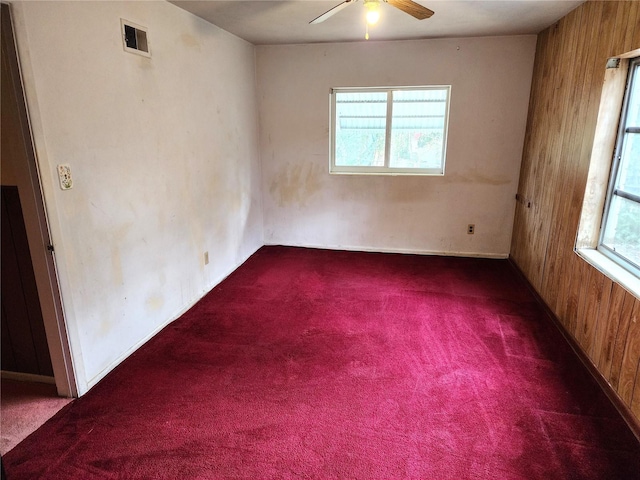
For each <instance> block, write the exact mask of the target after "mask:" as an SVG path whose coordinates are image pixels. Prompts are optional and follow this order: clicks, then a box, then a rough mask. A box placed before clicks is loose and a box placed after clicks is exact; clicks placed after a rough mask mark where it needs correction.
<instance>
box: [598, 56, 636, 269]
mask: <svg viewBox="0 0 640 480" xmlns="http://www.w3.org/2000/svg"><path fill="white" fill-rule="evenodd" d="M636 83H637V84H640V57H635V58H631V59H630V60H629V71H628V75H627V80H626V83H625V92H624V99H623V102H622V108H621V110H620V120H619V124H618V131H617V134H616V141H615V149H614V155H613V160H612V163H611V172H610V175H609V179H608V184H607V195H606V199H605V204H604V210H603V214H602V219H601V223H600V233H599V235H598V243H597V246H596V250H597V251H598V252H600V253H601V254H602V255H604V256H605V257H607V258H608V259H610V260H611V261H613V262H614V263H616V264H617V265H619V266H620V267H622V268H623V269H625V270H627V271H628V272H630V273H631V274H632V275H634V276H636V277H638V278H640V265H638V264H636V263H634V262H633V261H632V260H630V259H628V258H626V257H625V256H623V255H621V254H619V253H618V252H616V251H615V250H614V249H612V248H611V247H609V246H608V245H606V244H605V243H604V236H605V232H606V226H607V222H608V221H609V219H610V213H611V204H612V200H613V197H615V196H618V197H621V198H625V199H627V200H629V201H632V202H635V203H638V204H639V205H640V201H638V199H637V195H635V194H630V193H628V192H623V191H619V190H618V188H617V185H618V183H619V174H620V166H621V164H622V163H623V162H624V161H625V160H626V157H625V158H623V152H624V150H623V149H624V146H625V140H626V138H627V137H628V135H640V132H638V131H633V130H635V128H637V126H634V127H629V126H628V125H627V117H628V113H629V103H630V97H631V91H632V86H634V85H635V84H636ZM636 88H638V87H636ZM629 128H633V130H632V131H627V130H628V129H629ZM630 197H631V198H630ZM634 197H635V198H634Z"/></svg>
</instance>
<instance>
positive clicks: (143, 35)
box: [120, 18, 151, 57]
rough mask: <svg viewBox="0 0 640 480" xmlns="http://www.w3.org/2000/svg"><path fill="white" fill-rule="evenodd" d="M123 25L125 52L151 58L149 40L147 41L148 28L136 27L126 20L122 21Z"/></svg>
mask: <svg viewBox="0 0 640 480" xmlns="http://www.w3.org/2000/svg"><path fill="white" fill-rule="evenodd" d="M120 20H121V21H120V23H121V24H122V45H123V46H124V50H125V51H126V52H130V53H136V54H138V55H142V56H144V57H150V56H151V50H150V49H149V40H148V39H147V28H146V27H142V26H140V25H136V24H135V23H132V22H130V21H128V20H125V19H123V18H122V19H120Z"/></svg>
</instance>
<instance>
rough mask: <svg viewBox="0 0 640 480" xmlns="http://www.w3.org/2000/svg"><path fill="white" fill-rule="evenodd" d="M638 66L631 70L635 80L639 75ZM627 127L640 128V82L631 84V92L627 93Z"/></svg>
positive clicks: (639, 67)
mask: <svg viewBox="0 0 640 480" xmlns="http://www.w3.org/2000/svg"><path fill="white" fill-rule="evenodd" d="M638 72H640V64H637V65H635V66H634V68H633V75H634V77H635V78H636V79H637V78H638V76H639V75H640V74H639V73H638ZM626 124H627V126H628V127H640V82H638V81H637V80H635V81H634V82H633V85H632V88H631V91H630V92H629V111H628V112H627V121H626Z"/></svg>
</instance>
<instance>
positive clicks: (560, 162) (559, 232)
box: [511, 1, 640, 425]
mask: <svg viewBox="0 0 640 480" xmlns="http://www.w3.org/2000/svg"><path fill="white" fill-rule="evenodd" d="M637 48H640V2H638V1H630V2H617V1H605V2H593V1H588V2H586V3H584V4H583V5H581V6H580V7H578V8H577V9H575V10H574V11H572V12H571V13H569V14H568V15H567V16H566V17H564V18H562V19H561V20H560V21H559V22H558V23H557V24H554V25H552V26H551V27H549V28H548V29H546V30H545V31H543V32H542V33H541V34H540V35H539V36H538V45H537V50H536V60H535V65H534V73H533V83H532V87H531V97H530V103H529V117H528V122H527V133H526V137H525V145H524V153H523V160H522V168H521V173H520V185H519V188H518V199H519V201H518V202H517V203H516V218H515V224H514V231H513V240H512V245H511V258H512V260H513V262H514V263H515V264H516V265H517V266H518V268H520V270H521V271H522V272H523V273H524V275H525V276H526V277H527V279H528V280H529V282H530V283H531V284H532V285H533V287H534V288H535V289H536V291H537V292H538V294H539V295H540V296H541V297H542V299H543V300H544V301H545V302H546V304H547V306H548V307H549V308H550V309H551V310H552V312H553V313H554V314H555V316H556V317H557V318H558V320H559V321H560V323H561V324H562V326H564V328H565V329H566V331H567V332H568V333H569V334H570V335H571V336H573V338H574V339H575V341H576V342H577V343H578V345H579V346H580V348H581V349H582V350H583V353H584V354H585V355H587V356H588V357H589V359H590V360H591V362H592V363H593V365H594V366H595V367H596V368H597V370H598V371H599V372H600V374H601V375H602V377H603V378H604V379H605V380H606V381H607V382H608V383H609V385H610V386H611V387H612V388H613V390H614V391H615V392H616V393H617V394H618V396H619V398H620V399H621V400H622V402H624V404H625V405H626V406H627V407H628V408H629V409H630V410H631V412H632V414H633V416H634V417H635V420H636V422H637V423H638V425H640V299H638V298H636V297H635V296H634V295H632V294H631V293H629V292H628V291H626V290H625V289H624V288H622V287H621V286H620V285H618V284H616V283H614V282H612V281H611V280H610V279H609V278H608V277H606V276H604V275H603V274H601V273H600V272H599V271H597V270H596V269H595V268H593V267H592V266H590V265H589V264H587V263H586V262H585V261H584V260H583V259H582V258H580V257H578V256H577V254H576V253H575V252H574V244H575V239H576V232H577V230H578V223H579V219H580V210H581V207H582V200H583V196H584V193H585V187H586V182H587V173H588V170H589V162H590V158H591V150H592V148H593V144H594V133H595V127H596V120H597V116H598V108H599V104H600V97H601V92H602V85H603V79H604V72H605V65H606V61H607V59H608V58H609V57H612V56H615V55H620V54H623V53H625V52H629V51H631V50H634V49H637Z"/></svg>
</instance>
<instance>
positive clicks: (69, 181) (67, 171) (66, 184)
mask: <svg viewBox="0 0 640 480" xmlns="http://www.w3.org/2000/svg"><path fill="white" fill-rule="evenodd" d="M58 178H59V179H60V188H61V189H62V190H69V189H71V188H72V187H73V178H71V166H70V165H68V164H66V163H65V164H62V165H58Z"/></svg>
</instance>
